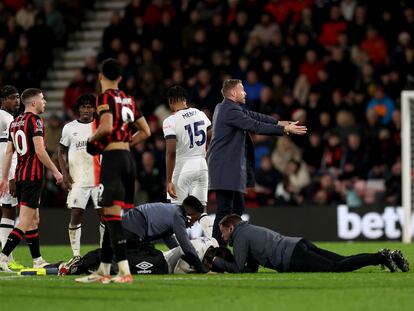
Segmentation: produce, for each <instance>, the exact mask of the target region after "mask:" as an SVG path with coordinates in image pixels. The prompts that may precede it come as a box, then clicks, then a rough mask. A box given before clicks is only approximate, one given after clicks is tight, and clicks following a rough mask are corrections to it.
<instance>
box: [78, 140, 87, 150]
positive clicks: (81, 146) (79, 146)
mask: <svg viewBox="0 0 414 311" xmlns="http://www.w3.org/2000/svg"><path fill="white" fill-rule="evenodd" d="M86 144H87V141H86V140H82V141H78V142H77V143H76V149H81V148H86Z"/></svg>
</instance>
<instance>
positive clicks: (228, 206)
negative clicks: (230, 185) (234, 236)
mask: <svg viewBox="0 0 414 311" xmlns="http://www.w3.org/2000/svg"><path fill="white" fill-rule="evenodd" d="M216 202H217V211H216V218H215V219H214V224H213V238H215V239H216V240H217V242H218V243H219V244H220V245H226V243H225V242H224V240H223V239H222V237H221V232H220V228H219V223H220V220H222V219H223V218H224V217H225V216H227V215H230V214H237V215H240V216H241V215H242V214H243V213H244V209H245V206H244V193H242V192H238V191H231V190H216Z"/></svg>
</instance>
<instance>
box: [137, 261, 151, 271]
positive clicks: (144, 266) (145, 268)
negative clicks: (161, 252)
mask: <svg viewBox="0 0 414 311" xmlns="http://www.w3.org/2000/svg"><path fill="white" fill-rule="evenodd" d="M153 266H154V265H153V264H152V263H149V262H147V261H141V262H140V263H139V264H137V265H136V267H137V268H138V270H137V273H138V274H143V273H152V270H149V269H150V268H151V267H153Z"/></svg>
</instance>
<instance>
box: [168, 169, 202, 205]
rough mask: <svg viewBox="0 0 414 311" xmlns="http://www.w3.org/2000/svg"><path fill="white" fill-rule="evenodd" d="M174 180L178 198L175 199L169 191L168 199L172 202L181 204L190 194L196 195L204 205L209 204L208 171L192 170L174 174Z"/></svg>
mask: <svg viewBox="0 0 414 311" xmlns="http://www.w3.org/2000/svg"><path fill="white" fill-rule="evenodd" d="M172 182H173V184H174V185H175V191H176V193H177V198H175V199H173V198H171V197H170V195H169V194H168V193H167V199H169V200H171V203H175V204H181V203H183V200H184V199H185V198H186V197H188V196H189V195H193V196H195V197H196V198H197V199H199V200H200V202H201V203H203V205H207V194H208V171H207V170H202V171H190V172H185V173H180V174H174V175H173V177H172Z"/></svg>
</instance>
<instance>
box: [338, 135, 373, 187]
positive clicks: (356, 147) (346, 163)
mask: <svg viewBox="0 0 414 311" xmlns="http://www.w3.org/2000/svg"><path fill="white" fill-rule="evenodd" d="M341 162H342V178H347V179H349V178H351V177H355V176H357V177H360V178H365V177H366V174H367V171H368V165H367V164H368V163H367V162H368V152H367V150H366V149H365V148H364V147H363V145H362V144H361V137H360V135H358V134H357V133H351V134H349V135H348V139H347V145H346V147H345V150H344V154H343V158H342V160H341Z"/></svg>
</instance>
